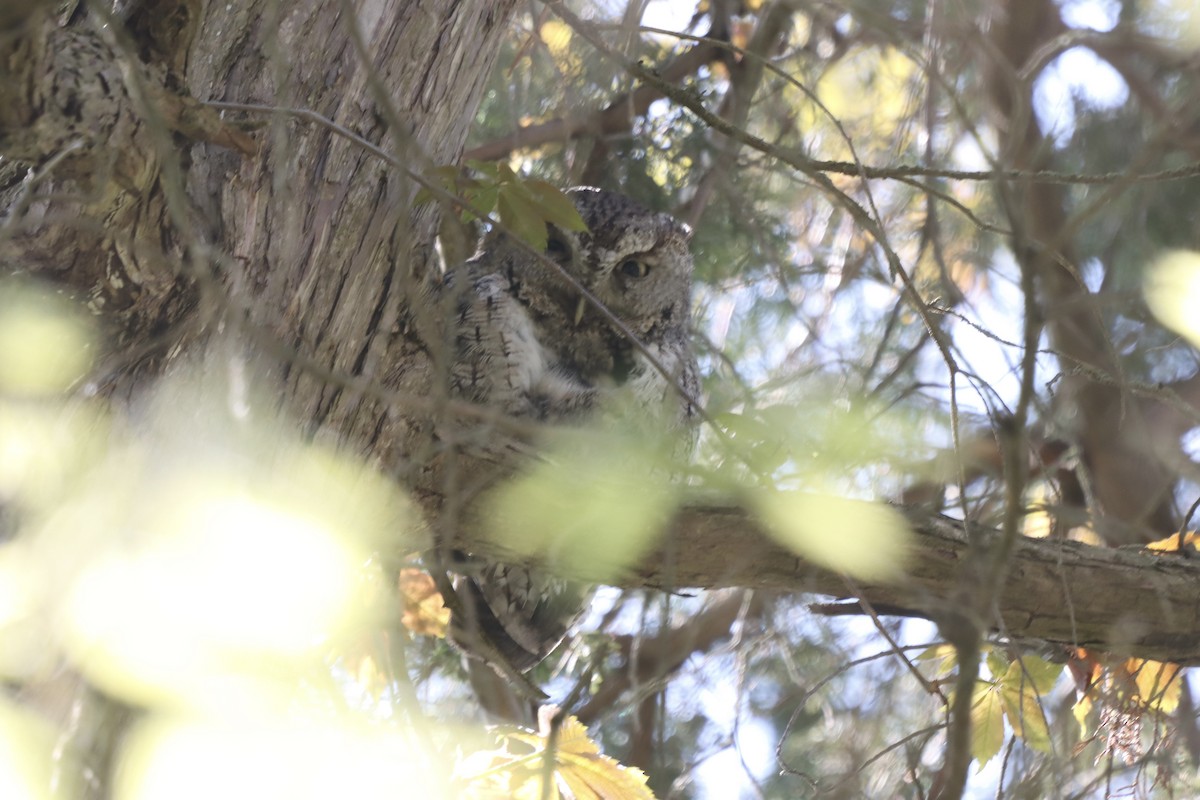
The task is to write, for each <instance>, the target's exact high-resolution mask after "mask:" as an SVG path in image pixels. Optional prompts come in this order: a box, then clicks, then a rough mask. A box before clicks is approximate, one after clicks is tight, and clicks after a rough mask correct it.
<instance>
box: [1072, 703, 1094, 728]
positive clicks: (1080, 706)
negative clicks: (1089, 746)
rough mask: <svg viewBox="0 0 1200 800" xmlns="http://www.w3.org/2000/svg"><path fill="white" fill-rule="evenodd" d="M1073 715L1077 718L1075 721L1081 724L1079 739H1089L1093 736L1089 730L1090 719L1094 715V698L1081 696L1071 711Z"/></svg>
mask: <svg viewBox="0 0 1200 800" xmlns="http://www.w3.org/2000/svg"><path fill="white" fill-rule="evenodd" d="M1071 713H1072V714H1073V715H1074V716H1075V721H1076V722H1078V723H1079V738H1081V739H1087V738H1088V737H1089V736H1091V731H1090V730H1089V729H1088V717H1089V715H1090V714H1091V713H1092V698H1091V696H1090V695H1086V694H1085V695H1081V696H1080V698H1079V699H1078V700H1076V701H1075V706H1074V707H1073V708H1072V709H1071Z"/></svg>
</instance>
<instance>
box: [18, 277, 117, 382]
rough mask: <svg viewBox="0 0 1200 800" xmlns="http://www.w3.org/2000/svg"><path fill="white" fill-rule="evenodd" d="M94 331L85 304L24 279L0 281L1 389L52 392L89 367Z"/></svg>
mask: <svg viewBox="0 0 1200 800" xmlns="http://www.w3.org/2000/svg"><path fill="white" fill-rule="evenodd" d="M94 339H95V332H94V331H93V329H92V323H91V320H90V319H89V318H88V316H87V315H86V313H84V310H83V309H82V308H81V307H79V306H77V305H76V304H74V303H72V302H71V301H69V300H67V299H65V298H63V297H61V296H59V295H56V294H54V293H53V292H51V291H50V290H49V289H48V288H47V289H42V288H40V287H35V286H33V285H30V284H26V283H24V282H17V281H11V280H8V281H4V282H3V283H2V284H0V391H3V392H5V393H12V394H18V395H46V394H54V393H57V392H61V391H64V390H66V389H68V388H70V387H71V386H72V385H73V384H75V383H76V382H78V381H79V380H80V379H81V378H83V376H84V375H85V374H86V373H87V371H88V369H90V368H91V363H92V356H93V355H94V353H95V343H94Z"/></svg>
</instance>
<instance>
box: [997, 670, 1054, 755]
mask: <svg viewBox="0 0 1200 800" xmlns="http://www.w3.org/2000/svg"><path fill="white" fill-rule="evenodd" d="M1014 666H1016V664H1015V662H1014ZM1000 700H1001V703H1002V704H1003V706H1004V714H1005V716H1007V717H1008V724H1009V725H1011V726H1012V729H1013V733H1015V734H1016V735H1017V736H1020V737H1021V738H1022V739H1024V740H1025V743H1026V744H1027V745H1029V746H1030V747H1032V748H1034V749H1035V750H1041V751H1042V752H1043V753H1046V752H1049V751H1050V729H1049V728H1047V727H1046V716H1045V714H1044V713H1043V711H1042V707H1041V704H1040V703H1039V702H1038V696H1037V692H1035V691H1033V686H1032V685H1030V684H1028V683H1027V684H1025V685H1024V686H1020V685H1016V684H1012V683H1008V682H1007V681H1006V682H1005V683H1003V684H1002V685H1001V688H1000Z"/></svg>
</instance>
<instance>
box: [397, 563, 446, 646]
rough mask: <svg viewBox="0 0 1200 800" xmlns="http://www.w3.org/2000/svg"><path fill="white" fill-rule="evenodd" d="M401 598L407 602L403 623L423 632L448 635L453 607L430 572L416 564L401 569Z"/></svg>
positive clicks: (414, 630) (416, 632)
mask: <svg viewBox="0 0 1200 800" xmlns="http://www.w3.org/2000/svg"><path fill="white" fill-rule="evenodd" d="M400 598H401V601H402V602H403V604H404V614H403V616H401V618H400V623H401V624H402V625H404V627H406V628H408V629H409V630H410V631H412V632H413V633H415V634H418V635H420V636H436V637H438V638H439V639H444V638H446V628H447V626H448V625H449V624H450V609H448V608H446V606H445V605H444V604H443V602H442V595H441V593H440V592H439V591H438V590H437V586H435V585H434V582H433V578H432V577H430V575H429V573H428V572H425V571H423V570H419V569H416V568H414V567H406V568H405V569H402V570H400Z"/></svg>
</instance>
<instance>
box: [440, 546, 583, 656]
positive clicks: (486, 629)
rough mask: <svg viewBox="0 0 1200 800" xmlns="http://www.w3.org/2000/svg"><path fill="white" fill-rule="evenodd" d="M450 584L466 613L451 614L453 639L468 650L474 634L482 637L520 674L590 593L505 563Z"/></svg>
mask: <svg viewBox="0 0 1200 800" xmlns="http://www.w3.org/2000/svg"><path fill="white" fill-rule="evenodd" d="M455 588H456V590H457V593H458V595H459V599H460V600H461V601H462V603H463V605H464V606H465V609H464V610H465V611H466V614H465V615H464V617H465V618H464V619H459V618H458V617H455V620H454V631H453V635H454V638H455V640H456V641H458V642H459V643H460V644H462V645H463V646H464V647H465V648H466V649H467V650H468V651H471V650H472V648H471V642H472V640H473V639H474V637H478V636H482V637H483V638H485V639H486V640H487V642H488V643H489V644H490V645H491V646H492V647H493V648H495V649H496V650H497V651H498V652H499V653H500V654H501V655H503V656H504V658H505V660H506V661H508V663H509V664H510V665H511V666H512V667H513V668H515V669H517V670H518V671H521V672H524V671H525V670H528V669H531V668H532V667H534V666H536V665H537V664H538V663H539V662H541V661H542V659H544V658H545V657H546V656H547V655H548V654H549V653H550V651H551V650H553V649H554V648H555V647H557V646H558V644H559V642H561V641H562V639H563V637H564V636H566V633H567V630H568V629H569V628H570V627H571V625H572V624H573V623H574V622H575V620H576V619H577V618H578V617H579V616H580V615H581V614H582V612H583V611H584V609H585V608H586V599H587V596H588V595H589V594H590V593H591V588H590V587H588V586H587V585H585V584H581V583H576V582H573V581H567V580H563V579H561V578H556V577H554V576H552V575H548V574H546V573H542V572H539V571H536V570H530V569H527V568H524V567H509V566H506V565H504V564H489V565H487V566H486V567H484V568H483V569H482V570H481V571H480V572H479V574H478V575H472V576H464V577H462V578H460V579H459V580H458V581H457V582H456V584H455ZM476 650H478V648H476Z"/></svg>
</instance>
